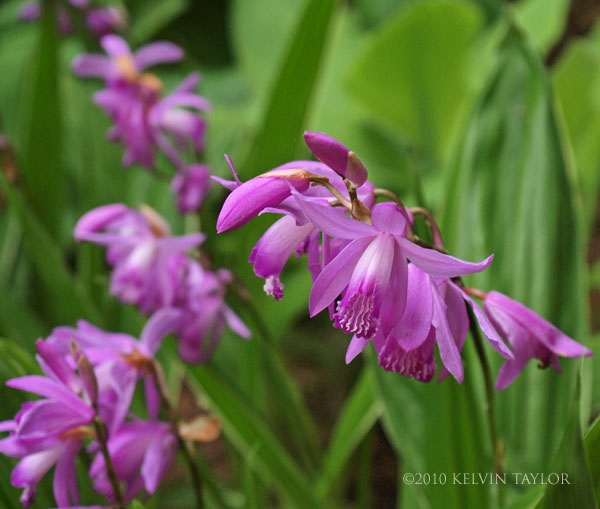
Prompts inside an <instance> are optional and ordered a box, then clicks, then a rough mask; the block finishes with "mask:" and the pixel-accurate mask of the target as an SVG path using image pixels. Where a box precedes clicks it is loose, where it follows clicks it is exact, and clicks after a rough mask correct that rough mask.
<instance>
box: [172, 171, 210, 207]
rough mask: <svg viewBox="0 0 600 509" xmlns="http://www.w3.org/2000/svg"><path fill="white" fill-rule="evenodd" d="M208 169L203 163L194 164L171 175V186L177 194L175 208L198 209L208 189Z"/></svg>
mask: <svg viewBox="0 0 600 509" xmlns="http://www.w3.org/2000/svg"><path fill="white" fill-rule="evenodd" d="M210 187H211V178H210V170H209V169H208V167H207V166H205V165H203V164H194V165H192V166H190V167H189V168H186V169H185V170H183V171H179V172H177V173H176V174H175V177H173V181H172V182H171V188H172V190H173V193H174V194H175V195H176V196H177V208H178V209H179V211H180V212H182V213H186V212H194V211H195V210H198V208H199V207H200V205H201V204H202V202H203V201H204V198H206V195H207V194H208V192H209V191H210Z"/></svg>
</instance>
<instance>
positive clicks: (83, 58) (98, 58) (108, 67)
mask: <svg viewBox="0 0 600 509" xmlns="http://www.w3.org/2000/svg"><path fill="white" fill-rule="evenodd" d="M71 69H72V70H73V72H74V73H75V74H77V75H78V76H84V77H89V78H102V79H107V78H109V77H110V76H111V74H112V73H113V71H114V68H113V63H112V62H111V61H110V60H109V59H108V58H106V57H105V56H103V55H88V54H85V53H84V54H82V55H78V56H76V57H75V58H74V59H73V63H72V64H71Z"/></svg>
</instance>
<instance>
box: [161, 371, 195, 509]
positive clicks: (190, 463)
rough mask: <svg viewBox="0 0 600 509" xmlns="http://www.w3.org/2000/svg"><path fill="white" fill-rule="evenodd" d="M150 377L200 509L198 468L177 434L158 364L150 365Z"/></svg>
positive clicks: (177, 425)
mask: <svg viewBox="0 0 600 509" xmlns="http://www.w3.org/2000/svg"><path fill="white" fill-rule="evenodd" d="M150 375H151V376H152V380H153V382H154V385H155V386H156V388H157V389H158V393H159V395H160V401H161V404H162V405H163V406H164V408H165V410H166V411H167V416H168V418H169V422H170V423H171V428H172V430H173V433H174V434H175V437H177V442H178V444H179V448H180V449H181V451H182V452H183V456H184V457H185V461H186V463H187V465H188V469H189V471H190V477H191V478H192V486H193V488H194V495H195V496H196V507H197V508H198V509H202V508H203V507H204V501H203V499H202V484H201V482H200V473H199V472H198V466H197V465H196V460H195V459H194V453H193V452H192V451H191V449H190V447H189V446H188V443H187V442H186V441H185V440H184V439H183V437H182V436H181V433H180V432H179V421H178V419H177V412H176V411H175V409H174V408H173V405H171V402H170V401H169V396H168V393H167V389H166V387H165V383H164V376H163V373H162V369H161V367H160V365H159V364H158V363H156V362H153V363H152V369H151V373H150Z"/></svg>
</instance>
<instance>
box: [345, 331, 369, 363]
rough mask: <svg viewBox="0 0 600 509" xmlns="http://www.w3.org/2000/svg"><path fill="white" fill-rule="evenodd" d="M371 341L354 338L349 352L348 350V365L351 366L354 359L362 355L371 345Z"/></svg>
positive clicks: (349, 346)
mask: <svg viewBox="0 0 600 509" xmlns="http://www.w3.org/2000/svg"><path fill="white" fill-rule="evenodd" d="M369 341H370V339H365V338H359V337H358V336H356V335H354V336H352V339H351V340H350V344H349V345H348V350H346V364H350V363H351V362H352V361H353V360H354V358H355V357H356V356H357V355H358V354H359V353H361V352H362V351H363V350H364V349H365V348H366V346H367V345H368V344H369Z"/></svg>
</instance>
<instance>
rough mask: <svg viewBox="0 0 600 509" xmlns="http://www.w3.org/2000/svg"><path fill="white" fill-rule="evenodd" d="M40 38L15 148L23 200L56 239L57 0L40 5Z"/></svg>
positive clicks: (59, 188)
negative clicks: (23, 190) (23, 193)
mask: <svg viewBox="0 0 600 509" xmlns="http://www.w3.org/2000/svg"><path fill="white" fill-rule="evenodd" d="M41 5H42V17H41V25H40V28H41V30H40V38H39V41H38V46H37V51H35V52H34V58H33V61H32V67H31V69H30V75H29V77H28V78H27V79H26V80H25V81H24V83H25V91H24V94H23V96H22V108H21V112H20V117H19V119H20V122H21V125H20V137H19V139H18V141H19V143H18V144H17V149H18V153H19V155H20V158H21V161H22V166H23V167H22V170H23V177H24V183H25V196H26V198H27V201H28V202H29V204H30V205H31V208H32V210H33V211H34V212H35V214H36V215H37V217H38V220H39V221H41V223H42V224H43V225H44V226H45V228H46V229H47V230H48V231H49V232H50V234H51V235H52V236H54V237H55V238H56V237H57V235H58V233H59V231H60V220H61V215H62V206H61V205H62V204H63V203H64V185H65V178H64V171H63V165H62V161H61V109H60V97H59V86H58V41H59V39H58V37H59V35H58V33H57V27H56V12H55V7H54V5H55V4H54V2H50V1H45V2H42V4H41Z"/></svg>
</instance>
